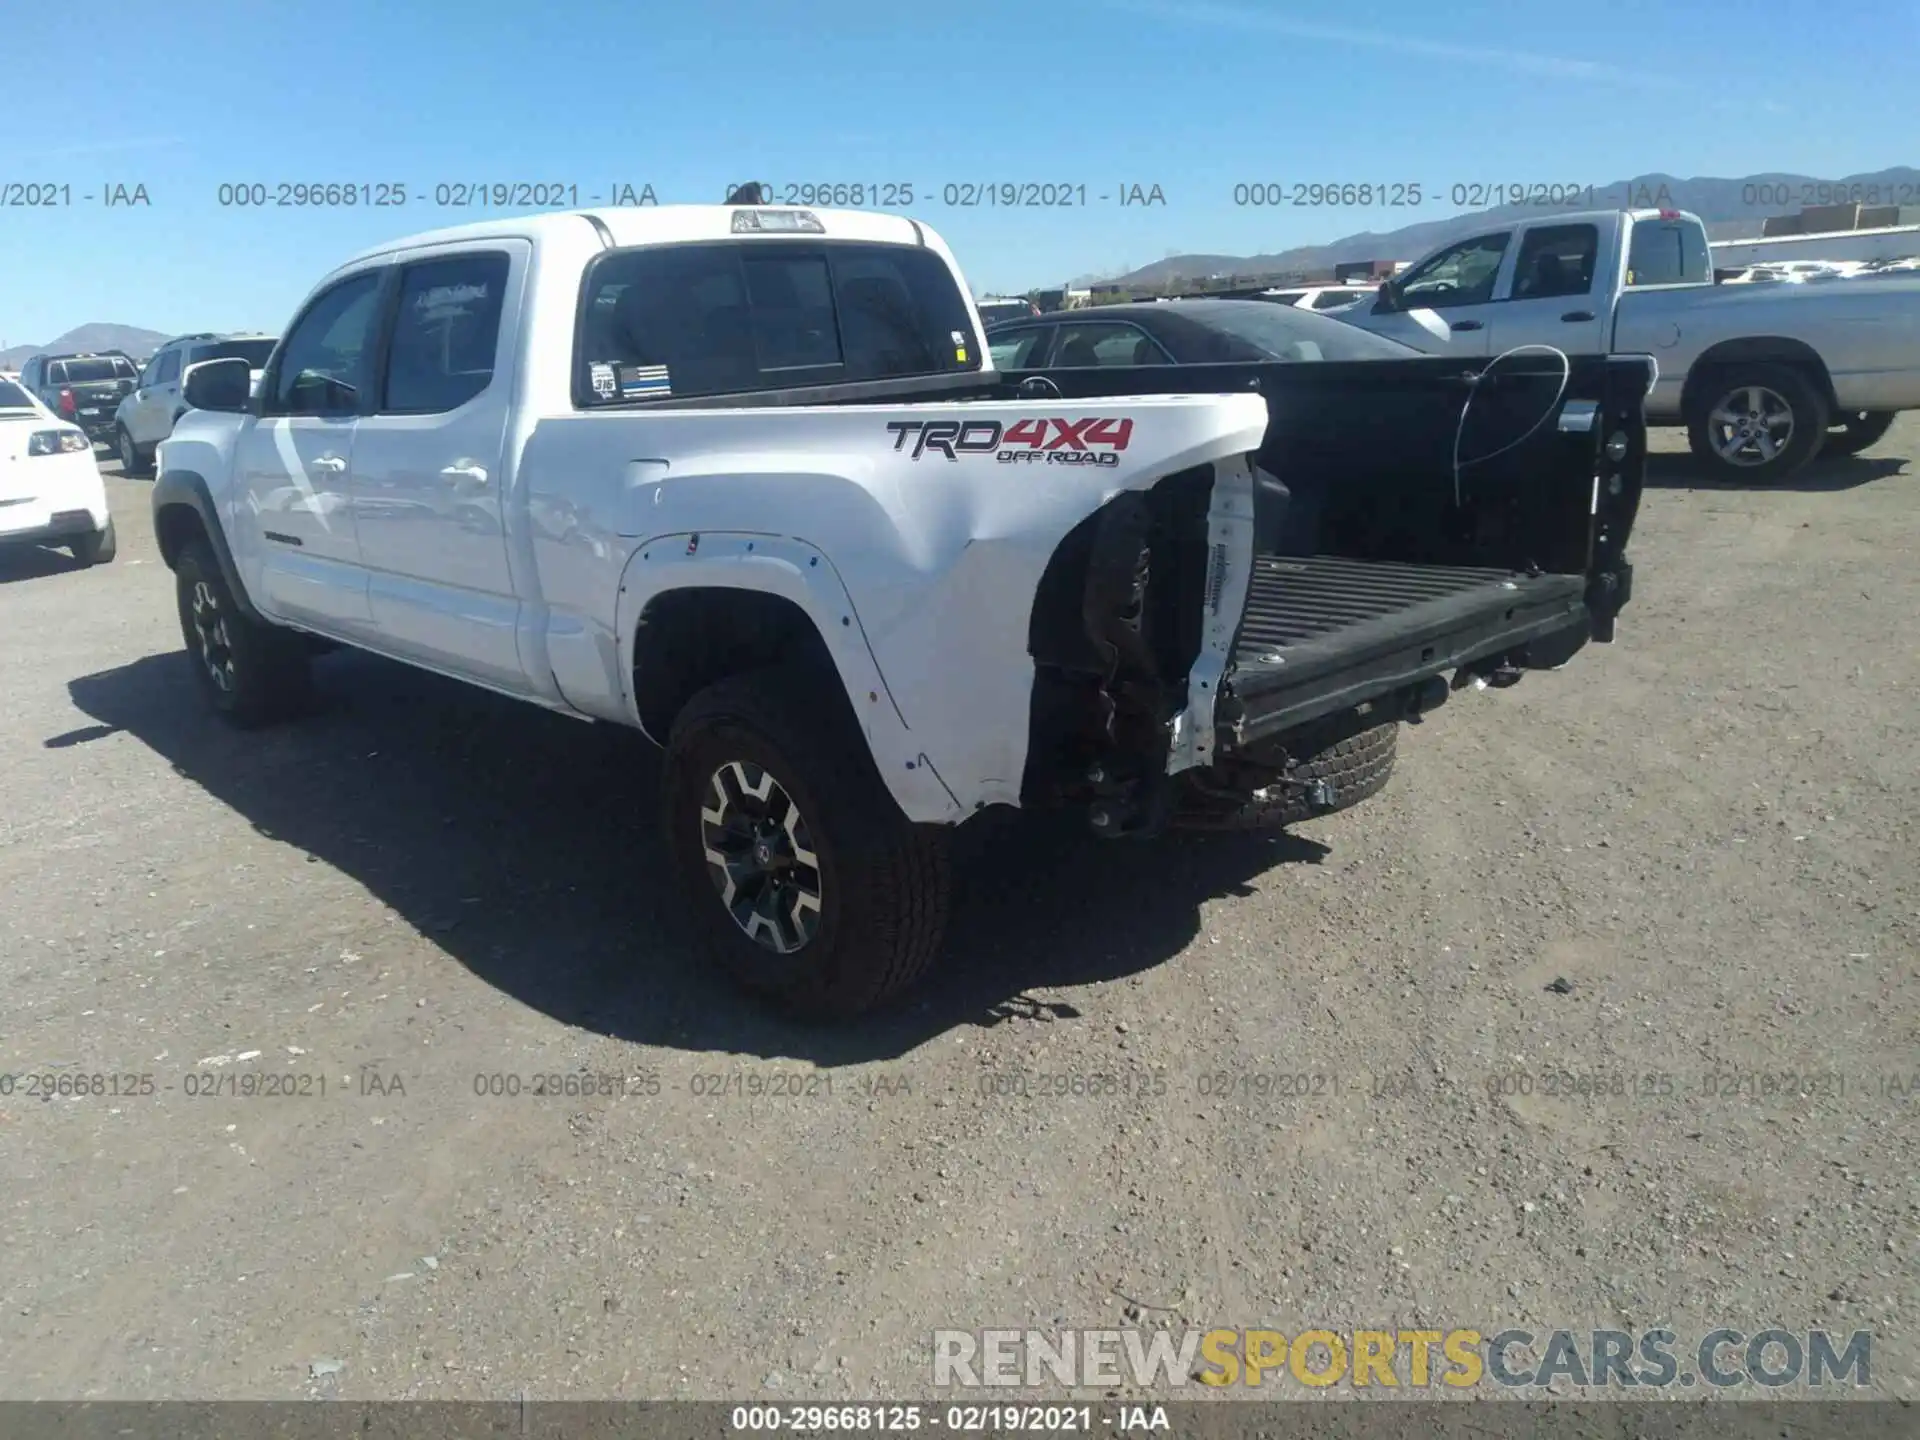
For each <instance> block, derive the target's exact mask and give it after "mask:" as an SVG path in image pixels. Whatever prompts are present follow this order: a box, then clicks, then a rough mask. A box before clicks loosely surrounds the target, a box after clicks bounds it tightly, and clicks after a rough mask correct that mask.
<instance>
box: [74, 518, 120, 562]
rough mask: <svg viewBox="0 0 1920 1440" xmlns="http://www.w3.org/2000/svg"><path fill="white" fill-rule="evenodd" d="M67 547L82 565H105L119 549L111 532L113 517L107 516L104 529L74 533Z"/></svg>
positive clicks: (116, 540) (118, 542) (116, 539)
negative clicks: (81, 533)
mask: <svg viewBox="0 0 1920 1440" xmlns="http://www.w3.org/2000/svg"><path fill="white" fill-rule="evenodd" d="M67 548H68V549H69V550H71V551H72V552H73V558H74V559H76V560H78V561H79V562H80V563H81V564H82V565H105V564H106V563H107V562H108V561H109V560H111V559H113V557H114V556H115V555H117V554H118V553H119V551H120V541H119V540H118V538H116V537H115V535H114V533H113V517H112V516H111V515H109V516H108V517H107V523H106V527H105V528H104V529H100V530H94V531H90V532H88V533H87V534H85V535H76V536H75V537H74V539H73V542H72V543H71V544H70V545H68V546H67Z"/></svg>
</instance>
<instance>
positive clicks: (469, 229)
mask: <svg viewBox="0 0 1920 1440" xmlns="http://www.w3.org/2000/svg"><path fill="white" fill-rule="evenodd" d="M743 214H752V215H760V216H766V215H770V214H781V215H790V216H804V217H810V219H811V221H812V222H813V223H814V224H817V225H818V226H819V229H818V230H814V229H812V228H811V227H809V228H808V229H807V230H805V231H800V232H794V231H777V230H771V229H764V230H758V231H755V230H743V229H736V228H735V224H736V221H735V217H736V216H740V215H743ZM589 227H591V229H592V230H595V231H598V232H600V234H601V237H602V240H603V242H605V243H608V244H609V245H610V246H611V247H616V248H626V247H629V246H636V245H677V244H686V243H689V242H693V241H700V240H745V239H754V238H764V239H785V238H789V236H791V235H793V234H796V233H797V234H799V235H800V236H801V237H802V238H814V237H818V238H822V239H828V240H864V241H868V242H870V243H871V242H880V243H891V244H896V245H927V244H929V243H930V242H932V243H934V245H935V248H937V249H939V250H941V251H942V252H943V253H945V251H946V247H945V246H944V245H943V244H939V243H938V242H937V237H934V236H933V234H932V232H931V231H929V230H928V229H927V228H926V227H925V226H923V225H921V224H919V223H918V222H916V221H913V220H909V219H907V218H906V217H905V216H903V215H891V214H884V213H878V212H874V211H868V210H817V209H810V208H806V207H801V206H792V205H637V206H625V207H609V208H605V209H596V210H558V211H548V212H545V213H542V214H537V215H520V216H515V217H512V218H509V219H502V220H481V221H476V222H475V223H473V224H470V225H452V226H448V227H446V228H444V229H440V230H427V231H422V232H421V233H419V234H415V235H408V236H405V237H403V238H401V239H398V240H390V241H388V242H387V243H386V244H384V245H378V246H374V247H373V248H371V249H368V250H362V251H360V252H359V253H358V254H356V255H354V256H353V257H352V258H351V259H349V260H348V261H346V262H345V264H344V265H342V266H341V267H340V268H342V269H345V268H348V267H349V266H353V265H358V264H362V263H364V262H366V261H368V260H376V259H378V258H379V257H381V256H382V255H390V254H393V253H395V252H396V251H403V250H417V249H424V248H427V247H431V246H440V245H456V244H461V243H465V242H468V241H475V240H497V239H522V240H530V241H532V242H533V243H534V244H535V245H536V246H539V245H541V244H542V243H543V242H547V241H552V240H560V241H562V242H563V243H564V242H566V241H567V240H569V239H571V238H574V237H577V236H578V235H579V234H580V233H581V232H582V231H583V230H586V229H588V228H589ZM950 258H951V257H950V256H949V259H950Z"/></svg>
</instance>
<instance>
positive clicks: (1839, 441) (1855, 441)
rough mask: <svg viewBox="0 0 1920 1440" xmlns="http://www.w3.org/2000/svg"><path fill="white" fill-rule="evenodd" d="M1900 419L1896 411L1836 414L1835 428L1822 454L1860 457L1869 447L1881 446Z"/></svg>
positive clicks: (1860, 411)
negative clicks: (1888, 432)
mask: <svg viewBox="0 0 1920 1440" xmlns="http://www.w3.org/2000/svg"><path fill="white" fill-rule="evenodd" d="M1899 418H1900V417H1899V412H1898V411H1894V410H1854V411H1851V412H1847V413H1842V414H1836V415H1835V416H1834V417H1833V428H1832V429H1831V430H1829V431H1827V443H1826V444H1825V445H1823V446H1822V447H1821V450H1820V453H1821V454H1823V455H1858V454H1859V453H1860V452H1861V451H1862V450H1865V449H1866V448H1867V447H1868V446H1870V445H1877V444H1879V443H1880V441H1881V439H1882V438H1883V437H1884V436H1885V435H1886V433H1887V431H1888V430H1890V429H1892V428H1893V422H1894V421H1895V420H1897V419H1899Z"/></svg>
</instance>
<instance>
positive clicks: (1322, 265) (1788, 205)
mask: <svg viewBox="0 0 1920 1440" xmlns="http://www.w3.org/2000/svg"><path fill="white" fill-rule="evenodd" d="M1855 185H1858V186H1859V187H1860V188H1861V189H1862V190H1863V191H1873V190H1877V191H1878V192H1879V194H1880V195H1881V196H1882V197H1884V196H1886V195H1888V194H1889V193H1891V194H1892V195H1893V196H1894V198H1895V199H1904V200H1905V202H1906V203H1907V204H1909V205H1913V204H1920V170H1916V169H1914V168H1913V167H1911V166H1906V165H1897V166H1894V167H1892V168H1890V169H1886V170H1874V171H1871V172H1868V173H1865V174H1859V175H1847V176H1835V177H1833V178H1831V179H1828V180H1820V179H1817V178H1815V177H1814V176H1811V175H1790V174H1786V173H1783V172H1779V171H1769V172H1767V173H1765V174H1760V175H1745V176H1741V177H1739V178H1738V179H1723V178H1721V177H1718V176H1708V175H1702V176H1693V177H1691V178H1688V179H1682V178H1681V177H1679V176H1677V175H1664V174H1654V175H1636V176H1634V177H1633V178H1632V179H1631V180H1616V181H1614V182H1613V183H1612V184H1610V185H1604V186H1602V185H1596V186H1594V187H1593V194H1594V196H1595V201H1594V204H1595V206H1596V207H1597V208H1607V207H1605V206H1603V205H1602V202H1601V200H1600V198H1599V197H1601V196H1603V195H1604V196H1607V197H1631V198H1632V200H1633V202H1634V203H1635V204H1639V205H1654V204H1657V205H1662V206H1667V205H1670V206H1672V207H1673V208H1674V209H1676V210H1689V211H1691V212H1692V213H1694V214H1695V215H1698V216H1699V217H1700V218H1701V219H1702V220H1703V221H1705V222H1706V226H1707V233H1708V235H1709V236H1710V237H1711V238H1713V239H1715V240H1743V239H1748V238H1751V237H1752V236H1755V235H1758V234H1759V233H1760V227H1761V222H1762V221H1764V220H1765V219H1766V218H1767V217H1768V216H1770V215H1788V214H1793V213H1795V212H1796V211H1798V210H1799V209H1800V208H1801V206H1802V204H1803V203H1814V202H1817V201H1818V200H1819V198H1820V192H1821V191H1822V190H1823V189H1826V190H1834V189H1838V188H1840V187H1842V186H1846V187H1852V186H1855ZM1763 196H1764V197H1766V200H1767V201H1768V202H1770V203H1764V204H1763V203H1756V202H1758V201H1759V200H1760V199H1761V197H1763ZM1803 197H1804V198H1803ZM1613 203H1615V204H1619V203H1623V202H1622V201H1621V200H1619V199H1614V201H1613ZM1581 208H1583V206H1582V205H1580V204H1567V205H1498V206H1494V207H1492V208H1489V209H1485V210H1476V211H1473V212H1472V213H1470V214H1462V215H1451V216H1449V217H1447V218H1446V219H1444V220H1427V221H1422V222H1421V223H1419V224H1416V225H1403V226H1401V227H1400V228H1399V229H1398V230H1387V231H1373V230H1362V231H1360V232H1358V233H1357V234H1353V235H1345V236H1342V237H1341V238H1340V239H1338V240H1331V241H1328V242H1327V243H1326V244H1324V245H1301V246H1296V247H1295V248H1293V249H1291V250H1280V251H1276V252H1274V253H1272V254H1262V255H1211V254H1207V255H1201V254H1195V255H1170V256H1168V257H1167V258H1166V259H1164V260H1156V261H1154V262H1153V263H1152V264H1151V265H1143V266H1141V267H1140V268H1139V269H1137V270H1130V271H1128V272H1127V273H1126V274H1124V275H1100V276H1084V277H1081V278H1079V279H1076V280H1075V281H1074V282H1073V283H1074V284H1076V285H1084V284H1089V283H1093V282H1096V281H1101V282H1104V281H1112V282H1113V283H1115V284H1120V285H1138V286H1148V285H1159V284H1164V283H1167V282H1169V281H1176V280H1192V279H1196V278H1200V277H1203V276H1208V275H1265V274H1273V273H1284V272H1286V271H1290V270H1301V271H1306V272H1308V273H1312V272H1314V271H1318V270H1326V269H1330V268H1332V267H1333V266H1335V265H1338V264H1342V263H1345V262H1348V261H1354V260H1414V259H1418V258H1419V257H1420V256H1421V255H1423V254H1425V253H1426V252H1427V251H1428V250H1431V249H1432V248H1433V247H1434V246H1435V245H1438V244H1441V243H1442V242H1444V241H1446V240H1450V239H1453V238H1455V237H1456V236H1462V235H1466V234H1469V233H1471V232H1472V231H1474V230H1476V229H1478V228H1479V227H1480V226H1482V225H1484V224H1486V223H1487V222H1489V221H1500V220H1510V219H1520V218H1523V217H1524V218H1529V219H1536V218H1538V217H1539V216H1542V215H1557V214H1565V213H1566V212H1568V211H1572V210H1578V209H1581Z"/></svg>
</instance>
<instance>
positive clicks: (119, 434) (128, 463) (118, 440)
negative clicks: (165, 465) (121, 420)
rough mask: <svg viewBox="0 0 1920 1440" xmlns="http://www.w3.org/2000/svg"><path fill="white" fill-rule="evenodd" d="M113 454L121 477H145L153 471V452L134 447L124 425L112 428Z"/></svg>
mask: <svg viewBox="0 0 1920 1440" xmlns="http://www.w3.org/2000/svg"><path fill="white" fill-rule="evenodd" d="M113 453H114V455H115V456H116V457H118V459H119V461H120V473H121V474H122V475H127V476H134V475H145V474H146V473H147V472H148V471H150V470H152V469H153V451H151V450H142V449H141V448H140V447H139V446H138V445H136V444H135V443H134V440H133V436H131V435H129V434H128V433H127V427H126V426H124V425H119V426H116V427H114V432H113Z"/></svg>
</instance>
